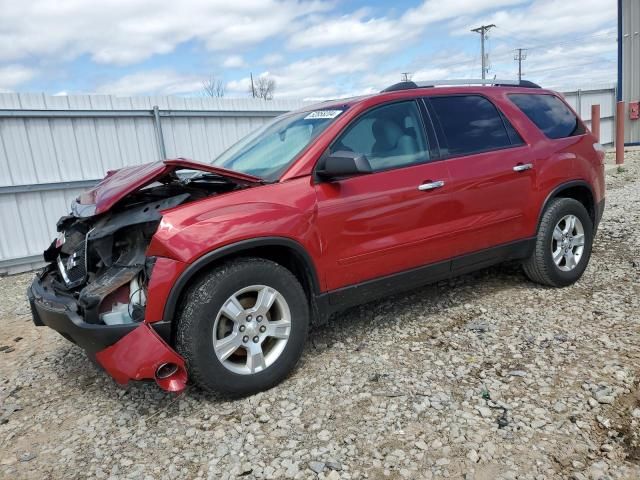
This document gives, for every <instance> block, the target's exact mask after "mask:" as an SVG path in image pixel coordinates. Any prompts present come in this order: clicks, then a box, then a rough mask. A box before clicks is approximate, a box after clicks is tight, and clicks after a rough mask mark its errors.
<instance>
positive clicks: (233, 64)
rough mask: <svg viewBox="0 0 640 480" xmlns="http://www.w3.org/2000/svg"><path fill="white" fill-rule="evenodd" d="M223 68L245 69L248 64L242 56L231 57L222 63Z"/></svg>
mask: <svg viewBox="0 0 640 480" xmlns="http://www.w3.org/2000/svg"><path fill="white" fill-rule="evenodd" d="M222 66H223V67H225V68H243V67H246V66H247V63H246V62H245V61H244V58H242V55H229V56H228V57H227V58H225V59H224V62H222Z"/></svg>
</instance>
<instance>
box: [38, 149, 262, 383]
mask: <svg viewBox="0 0 640 480" xmlns="http://www.w3.org/2000/svg"><path fill="white" fill-rule="evenodd" d="M199 166H200V165H199V164H196V163H195V162H190V161H182V162H179V161H175V160H173V161H166V162H157V163H156V164H149V165H146V166H140V167H129V168H128V169H122V170H119V171H116V172H111V173H110V174H108V175H107V177H106V178H105V180H103V181H102V182H101V183H100V184H98V185H97V186H96V187H95V188H94V189H92V190H91V191H89V192H87V193H85V194H83V195H81V196H80V197H79V198H78V200H76V201H75V202H74V204H73V205H72V213H71V214H70V215H68V216H65V217H62V218H61V219H60V220H59V221H58V224H57V229H58V232H59V235H58V238H57V239H56V240H55V241H54V242H53V243H52V244H51V245H50V246H49V248H48V249H47V250H46V251H45V252H44V259H45V261H47V262H48V265H47V266H46V267H45V268H44V269H43V270H42V271H41V272H40V273H39V274H38V276H37V277H36V279H35V280H34V282H33V284H32V285H31V287H30V288H29V291H28V296H29V300H30V303H31V307H32V312H33V319H34V323H35V324H36V325H47V326H49V327H51V328H53V329H54V330H56V331H58V332H59V333H60V334H62V335H63V336H64V337H65V338H67V339H68V340H70V341H72V342H74V343H76V344H78V345H80V346H81V347H82V348H84V349H85V350H87V352H88V353H89V354H90V355H92V356H94V357H95V358H96V360H97V361H98V362H99V363H100V364H101V365H102V366H103V367H104V368H105V370H107V372H108V373H110V374H111V376H112V377H114V379H115V380H116V381H118V383H127V381H128V380H130V379H134V380H141V379H154V380H155V381H156V382H157V383H158V385H160V386H161V387H162V388H164V389H165V390H170V391H180V390H182V389H183V388H184V386H185V383H186V380H187V376H186V370H185V366H184V361H183V360H182V358H181V357H180V356H179V355H178V354H177V353H176V352H175V351H174V350H173V349H172V348H171V347H170V346H169V345H170V343H171V325H170V323H169V322H163V321H161V320H160V319H159V318H155V319H148V318H147V319H145V310H146V308H147V302H153V298H152V296H153V292H150V291H149V286H150V282H151V279H152V276H153V274H154V267H155V266H156V262H158V261H160V263H161V264H162V265H164V263H162V262H166V261H168V260H167V259H164V258H160V259H156V258H154V257H148V256H147V255H146V251H147V248H148V246H149V244H150V242H151V239H152V237H153V235H154V233H155V232H156V229H157V228H158V225H159V223H160V220H161V219H162V212H163V211H165V210H168V209H171V208H175V207H178V206H180V205H184V204H185V203H188V202H192V201H196V200H200V199H204V198H207V197H209V196H212V195H219V194H223V193H226V192H230V191H233V190H237V189H240V188H246V187H247V186H249V185H250V184H251V183H252V182H251V181H249V180H247V179H237V178H233V177H229V176H225V175H223V174H222V173H219V172H212V171H211V169H210V168H208V166H202V167H201V168H197V167H199ZM179 170H182V171H181V172H179ZM184 170H187V172H186V173H185V172H184ZM198 170H200V171H198ZM87 199H91V201H92V202H93V203H87ZM150 295H151V298H150ZM156 320H157V321H156Z"/></svg>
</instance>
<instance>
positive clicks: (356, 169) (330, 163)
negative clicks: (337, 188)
mask: <svg viewBox="0 0 640 480" xmlns="http://www.w3.org/2000/svg"><path fill="white" fill-rule="evenodd" d="M371 171H372V170H371V165H370V164H369V161H368V160H367V157H365V156H364V155H363V154H361V153H355V152H348V151H339V152H334V153H332V154H331V155H330V156H328V157H324V159H323V160H321V163H320V165H319V166H318V170H316V174H317V175H318V177H320V178H322V179H324V180H337V179H340V178H344V177H351V176H354V175H361V174H364V173H371Z"/></svg>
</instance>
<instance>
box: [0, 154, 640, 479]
mask: <svg viewBox="0 0 640 480" xmlns="http://www.w3.org/2000/svg"><path fill="white" fill-rule="evenodd" d="M627 158H628V161H627V166H625V169H624V171H618V170H616V169H610V170H609V173H608V186H609V190H608V193H607V203H608V204H607V210H606V213H605V218H604V221H603V223H602V224H601V228H600V231H599V234H598V237H597V241H596V244H595V248H594V252H593V256H592V259H591V264H590V266H589V268H588V270H587V272H586V273H585V275H584V277H583V279H582V280H581V281H580V282H579V283H578V284H576V285H574V286H572V287H569V288H565V289H560V290H556V289H549V288H543V287H540V286H536V285H534V284H532V283H529V282H528V281H526V279H525V278H524V276H523V274H522V273H521V270H520V268H519V267H518V266H517V265H503V266H500V267H496V268H491V269H488V270H484V271H481V272H477V273H475V274H472V275H467V276H464V277H461V278H459V279H456V280H453V281H450V282H441V283H439V284H437V285H432V286H429V287H426V288H422V289H419V290H416V291H414V292H412V293H410V294H407V295H401V296H395V297H392V298H389V299H387V300H384V301H380V302H376V303H372V304H369V305H366V306H364V307H360V308H357V309H353V310H350V311H348V312H345V313H343V314H342V315H340V316H338V317H337V318H336V319H335V320H333V321H332V322H331V323H330V324H329V325H327V326H325V327H322V328H320V329H317V330H315V331H314V332H312V334H311V336H310V341H309V344H308V347H307V349H306V353H305V355H304V357H303V360H302V362H301V365H300V367H299V368H298V369H297V370H296V372H295V373H294V374H293V375H292V376H291V377H290V378H289V379H288V380H286V381H285V382H284V383H283V384H282V385H280V386H278V387H276V388H274V389H272V390H270V391H268V392H265V393H261V394H258V395H254V396H252V397H249V398H246V399H242V400H228V399H224V398H218V397H215V396H209V395H205V394H204V393H202V392H201V391H199V390H197V389H196V388H195V387H191V388H190V389H188V390H187V391H186V392H185V393H184V394H183V395H181V396H174V395H171V394H165V393H163V392H162V391H160V390H159V389H158V388H157V387H156V386H155V384H153V383H137V384H131V385H130V386H128V387H127V388H120V387H118V386H116V385H115V384H114V383H113V382H112V381H111V380H110V379H109V378H107V377H106V376H105V375H104V374H103V373H101V372H100V371H98V370H97V369H96V368H95V367H94V366H93V365H92V364H91V363H89V361H88V360H87V358H86V356H85V355H84V354H83V352H82V351H81V350H80V349H79V348H77V347H75V346H72V345H71V344H69V343H68V342H67V341H66V340H64V339H63V338H62V337H60V336H58V335H57V334H55V333H54V332H53V331H51V330H48V329H45V328H35V327H34V326H33V325H32V324H31V319H30V316H29V312H28V305H27V302H26V300H25V296H24V291H25V288H26V286H27V284H28V282H29V281H30V278H31V275H21V276H14V277H5V278H0V291H1V292H2V299H1V300H0V348H1V349H2V351H0V360H1V361H0V409H1V410H0V415H1V416H0V477H2V478H35V479H44V478H84V477H95V478H109V477H110V478H136V479H138V478H211V479H225V478H236V477H239V476H244V477H245V478H249V479H251V478H267V479H281V478H302V479H307V478H320V479H332V480H334V479H340V478H344V479H357V478H411V479H417V478H427V479H428V478H465V479H515V478H521V479H550V478H573V479H576V480H580V479H588V478H593V479H600V478H604V479H606V478H611V479H617V478H624V479H638V478H640V438H639V437H640V387H639V384H638V382H639V379H640V347H639V345H640V313H639V307H640V295H639V294H640V282H639V280H640V258H639V251H640V241H639V236H640V180H639V179H640V152H630V153H628V156H627Z"/></svg>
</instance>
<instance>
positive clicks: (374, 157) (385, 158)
mask: <svg viewBox="0 0 640 480" xmlns="http://www.w3.org/2000/svg"><path fill="white" fill-rule="evenodd" d="M345 150H346V151H351V152H356V153H361V154H364V155H365V156H366V157H367V160H369V163H370V164H371V168H372V170H373V171H379V170H388V169H392V168H399V167H404V166H407V165H413V164H417V163H423V162H426V161H428V160H429V147H428V144H427V139H426V137H425V134H424V129H423V127H422V121H421V118H420V111H419V110H418V107H417V105H416V102H415V101H413V100H411V101H408V102H399V103H393V104H391V105H384V106H382V107H379V108H376V109H374V110H371V111H369V112H367V113H365V114H364V115H362V117H360V118H359V119H358V120H356V121H355V123H354V124H353V125H352V126H350V127H349V128H348V129H347V131H346V132H345V133H343V134H342V136H341V137H340V138H339V139H338V140H337V141H336V142H335V143H334V144H333V146H332V147H331V153H334V152H338V151H345Z"/></svg>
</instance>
